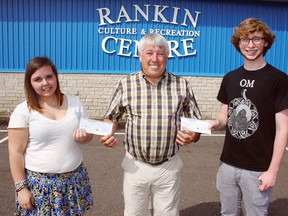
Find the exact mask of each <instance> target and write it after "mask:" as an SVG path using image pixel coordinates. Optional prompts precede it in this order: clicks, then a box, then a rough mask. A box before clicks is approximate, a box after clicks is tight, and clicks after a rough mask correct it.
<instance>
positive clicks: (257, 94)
mask: <svg viewBox="0 0 288 216" xmlns="http://www.w3.org/2000/svg"><path fill="white" fill-rule="evenodd" d="M217 99H218V100H219V101H220V102H222V103H224V104H227V105H228V121H227V128H226V137H225V142H224V147H223V151H222V155H221V161H223V162H225V163H227V164H230V165H233V166H236V167H239V168H242V169H248V170H253V171H266V170H267V169H268V167H269V165H270V162H271V159H272V154H273V145H274V138H275V133H276V125H275V114H276V113H277V112H280V111H282V110H284V109H287V108H288V76H287V75H286V74H285V73H284V72H282V71H280V70H278V69H277V68H275V67H273V66H271V65H270V64H266V66H265V67H263V68H262V69H260V70H256V71H247V70H245V68H244V67H243V66H242V67H240V68H238V69H236V70H234V71H231V72H229V73H227V74H226V75H225V76H224V77H223V80H222V84H221V87H220V90H219V92H218V96H217Z"/></svg>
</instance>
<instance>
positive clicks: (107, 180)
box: [0, 122, 288, 216]
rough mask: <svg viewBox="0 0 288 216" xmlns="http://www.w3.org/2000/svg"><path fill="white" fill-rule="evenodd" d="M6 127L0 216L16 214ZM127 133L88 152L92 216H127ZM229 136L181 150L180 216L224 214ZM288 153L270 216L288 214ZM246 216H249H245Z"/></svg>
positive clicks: (1, 145) (0, 141)
mask: <svg viewBox="0 0 288 216" xmlns="http://www.w3.org/2000/svg"><path fill="white" fill-rule="evenodd" d="M5 129H6V126H5V124H4V125H3V122H2V124H1V123H0V172H1V174H0V215H1V216H10V215H13V213H14V187H13V181H12V178H11V174H10V170H9V164H8V148H7V138H6V137H7V132H6V131H5ZM122 132H123V131H121V130H119V131H118V133H119V134H118V135H117V137H118V139H119V144H118V146H117V147H116V148H115V149H110V148H107V147H104V146H102V145H101V144H100V143H99V141H98V139H99V137H98V136H95V137H94V139H93V140H92V142H91V143H89V144H86V145H84V146H83V147H82V149H83V153H84V163H85V166H86V167H87V169H88V172H89V176H90V180H91V184H92V190H93V197H94V206H93V209H92V210H91V211H90V212H89V213H88V214H87V215H93V216H94V215H95V216H122V215H123V208H124V202H123V195H122V182H123V180H122V178H123V171H122V168H121V162H122V159H123V157H124V154H125V151H124V148H123V146H122V144H121V143H122V140H123V134H122ZM223 140H224V136H223V134H215V135H212V136H202V137H201V139H200V140H199V141H198V142H197V143H196V144H191V145H188V146H184V147H181V150H180V156H181V158H182V160H183V163H184V166H183V172H182V191H181V200H180V216H218V215H220V213H219V212H220V202H219V194H218V191H217V190H216V186H215V177H216V173H217V169H218V164H219V157H220V154H221V149H222V145H223ZM287 153H288V152H287V151H286V154H285V156H284V159H283V162H282V165H281V170H280V172H279V175H278V178H277V184H276V186H275V187H274V189H273V194H272V199H271V202H270V206H269V216H287V215H288V180H287V176H288V154H287ZM244 214H245V213H244Z"/></svg>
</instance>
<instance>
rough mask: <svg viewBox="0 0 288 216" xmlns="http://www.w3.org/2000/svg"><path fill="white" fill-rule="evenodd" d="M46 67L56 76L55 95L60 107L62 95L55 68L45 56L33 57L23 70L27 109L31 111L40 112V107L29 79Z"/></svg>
mask: <svg viewBox="0 0 288 216" xmlns="http://www.w3.org/2000/svg"><path fill="white" fill-rule="evenodd" d="M47 66H50V67H51V68H52V71H53V73H54V74H55V76H56V80H57V88H56V91H55V94H56V96H57V99H58V104H59V106H61V105H62V103H63V94H62V92H61V90H60V84H59V79H58V71H57V68H56V66H55V65H54V64H53V62H52V61H51V60H50V59H49V58H47V57H45V56H44V57H35V58H33V59H31V60H30V61H29V63H28V64H27V67H26V70H25V80H24V88H25V94H26V98H27V103H28V108H29V109H30V110H31V109H32V110H36V111H38V112H42V107H41V106H40V104H39V100H38V94H37V93H36V92H35V90H34V89H33V87H32V84H31V77H32V75H33V74H34V73H35V72H36V71H37V70H39V69H41V68H43V67H47Z"/></svg>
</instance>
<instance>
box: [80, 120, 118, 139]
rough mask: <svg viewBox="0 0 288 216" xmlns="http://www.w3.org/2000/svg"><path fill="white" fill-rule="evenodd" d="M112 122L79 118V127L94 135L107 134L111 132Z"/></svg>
mask: <svg viewBox="0 0 288 216" xmlns="http://www.w3.org/2000/svg"><path fill="white" fill-rule="evenodd" d="M112 127H113V124H112V123H109V122H104V121H99V120H92V119H87V118H81V120H80V126H79V128H83V129H85V131H86V132H87V133H92V134H96V135H103V136H105V135H107V134H111V133H112Z"/></svg>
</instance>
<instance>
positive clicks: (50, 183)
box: [15, 164, 93, 216]
mask: <svg viewBox="0 0 288 216" xmlns="http://www.w3.org/2000/svg"><path fill="white" fill-rule="evenodd" d="M26 179H27V182H28V188H29V190H30V191H31V193H32V194H33V197H34V199H35V208H34V209H33V210H25V209H22V208H21V206H20V205H19V203H18V200H17V197H16V211H15V215H21V216H22V215H35V216H40V215H41V216H42V215H43V216H52V215H53V216H54V215H55V216H60V215H61V216H70V215H73V216H74V215H79V216H80V215H84V213H85V211H87V210H89V209H90V208H91V207H92V205H93V196H92V191H91V186H90V181H89V178H88V172H87V170H86V168H85V167H84V166H83V164H81V165H80V166H79V167H78V168H77V169H76V170H74V171H71V172H67V173H39V172H33V171H30V170H26Z"/></svg>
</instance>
